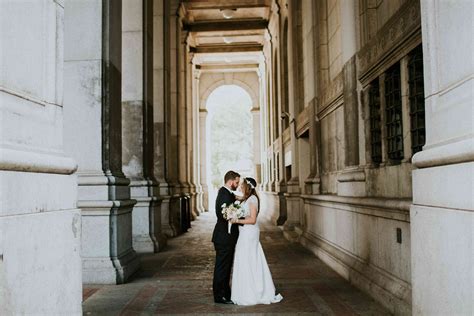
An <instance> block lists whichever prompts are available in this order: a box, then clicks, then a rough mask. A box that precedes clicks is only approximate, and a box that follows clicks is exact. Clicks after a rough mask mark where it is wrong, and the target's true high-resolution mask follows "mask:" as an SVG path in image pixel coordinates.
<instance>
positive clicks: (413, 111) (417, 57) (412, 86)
mask: <svg viewBox="0 0 474 316" xmlns="http://www.w3.org/2000/svg"><path fill="white" fill-rule="evenodd" d="M423 84H424V82H423V50H422V46H421V45H419V46H418V47H416V48H415V49H414V50H413V51H412V52H411V53H410V54H409V55H408V87H409V100H410V131H411V148H412V153H413V154H415V153H417V152H419V151H421V149H422V148H423V145H424V144H425V91H424V86H423Z"/></svg>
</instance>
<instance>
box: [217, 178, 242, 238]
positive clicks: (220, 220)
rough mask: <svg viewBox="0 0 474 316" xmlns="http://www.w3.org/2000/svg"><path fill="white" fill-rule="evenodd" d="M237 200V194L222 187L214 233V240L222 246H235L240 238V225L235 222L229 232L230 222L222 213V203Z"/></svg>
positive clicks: (218, 194)
mask: <svg viewBox="0 0 474 316" xmlns="http://www.w3.org/2000/svg"><path fill="white" fill-rule="evenodd" d="M234 202H235V195H234V194H233V193H231V192H229V190H227V188H225V187H221V188H220V189H219V192H218V193H217V198H216V215H217V223H216V226H215V227H214V232H213V234H212V242H213V243H215V244H219V245H222V246H231V247H234V246H235V244H236V243H237V238H239V227H238V226H237V225H235V224H233V225H232V228H231V233H230V234H229V233H228V222H227V220H226V219H225V218H224V216H223V215H222V204H223V203H226V204H227V205H229V204H230V203H234Z"/></svg>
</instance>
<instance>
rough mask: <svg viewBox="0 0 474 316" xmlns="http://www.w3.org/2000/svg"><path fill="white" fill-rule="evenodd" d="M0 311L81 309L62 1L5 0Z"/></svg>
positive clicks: (1, 11)
mask: <svg viewBox="0 0 474 316" xmlns="http://www.w3.org/2000/svg"><path fill="white" fill-rule="evenodd" d="M0 21H1V22H0V23H1V27H0V28H1V29H2V32H1V35H0V42H1V43H2V59H1V63H0V73H1V76H0V78H1V79H0V120H1V122H0V179H1V180H0V297H1V303H0V314H2V315H20V314H21V315H24V314H30V315H31V314H44V315H54V314H68V315H81V314H82V308H81V301H82V276H81V258H80V253H81V244H80V240H81V216H80V211H79V209H77V177H76V175H74V172H75V171H76V168H77V165H76V162H75V161H73V160H72V159H71V158H69V157H68V156H67V155H65V154H64V145H63V139H64V133H63V112H64V103H63V73H64V65H63V50H64V36H63V35H64V7H63V2H62V1H53V0H50V1H2V2H1V3H0Z"/></svg>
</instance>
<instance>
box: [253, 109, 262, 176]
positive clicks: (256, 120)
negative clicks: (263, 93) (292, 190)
mask: <svg viewBox="0 0 474 316" xmlns="http://www.w3.org/2000/svg"><path fill="white" fill-rule="evenodd" d="M253 106H254V107H253V108H252V110H251V114H252V129H253V148H252V149H253V165H254V177H255V180H256V181H257V183H261V181H262V179H261V176H260V175H261V166H262V165H261V157H260V151H261V149H260V143H261V142H260V138H261V137H260V108H259V107H257V106H258V105H256V104H254V105H253Z"/></svg>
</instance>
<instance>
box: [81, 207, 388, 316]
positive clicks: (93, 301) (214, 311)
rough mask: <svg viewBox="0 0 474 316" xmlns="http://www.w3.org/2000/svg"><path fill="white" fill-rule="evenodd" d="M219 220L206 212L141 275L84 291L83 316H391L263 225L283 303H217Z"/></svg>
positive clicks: (149, 258)
mask: <svg viewBox="0 0 474 316" xmlns="http://www.w3.org/2000/svg"><path fill="white" fill-rule="evenodd" d="M215 221H216V219H215V216H214V215H213V214H212V213H204V214H202V215H201V216H199V218H198V219H197V220H196V221H194V222H193V223H192V224H193V227H192V229H191V230H190V231H189V232H188V233H186V234H184V235H182V236H179V237H176V238H173V239H171V240H169V242H168V247H167V249H165V250H164V251H163V252H160V253H157V254H148V255H142V256H141V258H140V259H141V267H142V268H141V270H140V271H139V272H138V273H137V274H136V275H135V276H134V277H133V279H132V280H131V281H130V282H129V283H127V284H122V285H107V286H103V285H102V286H101V285H99V286H94V285H85V286H84V303H83V311H84V315H152V314H160V315H161V314H174V315H176V314H205V315H222V314H237V315H238V314H245V315H249V314H254V315H266V314H272V315H273V314H275V315H296V314H297V315H389V313H388V312H387V311H386V310H385V309H384V308H382V307H381V306H380V305H379V304H378V303H376V302H375V301H374V300H373V299H371V298H370V297H369V296H367V295H365V294H363V293H362V292H360V291H359V290H357V289H356V288H354V287H353V286H351V285H350V284H349V283H348V282H347V281H346V280H344V279H343V278H341V277H340V276H339V275H337V274H336V273H335V272H334V271H333V270H331V269H330V268H329V267H327V266H326V265H325V264H324V263H323V262H321V261H320V260H319V259H317V258H316V257H315V256H314V255H313V254H312V253H310V252H309V251H308V250H306V249H305V248H303V247H302V246H301V245H299V244H294V243H290V242H288V241H287V240H286V239H285V238H284V237H283V234H282V233H281V231H280V229H279V228H278V227H275V226H272V225H269V224H262V225H261V236H260V240H261V242H262V246H263V248H264V251H265V254H266V257H267V261H268V263H269V266H270V270H271V272H272V275H273V279H274V282H275V286H276V287H277V289H278V291H279V292H281V294H282V295H283V297H284V300H283V301H282V302H280V303H277V304H272V305H257V306H249V307H244V306H236V305H220V304H215V303H214V301H213V296H212V272H213V269H214V256H215V253H214V248H213V244H212V243H211V234H212V230H213V228H214V223H215Z"/></svg>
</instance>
